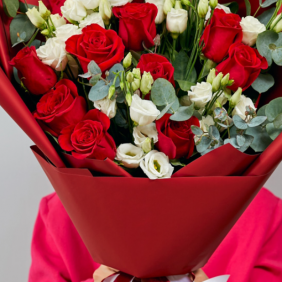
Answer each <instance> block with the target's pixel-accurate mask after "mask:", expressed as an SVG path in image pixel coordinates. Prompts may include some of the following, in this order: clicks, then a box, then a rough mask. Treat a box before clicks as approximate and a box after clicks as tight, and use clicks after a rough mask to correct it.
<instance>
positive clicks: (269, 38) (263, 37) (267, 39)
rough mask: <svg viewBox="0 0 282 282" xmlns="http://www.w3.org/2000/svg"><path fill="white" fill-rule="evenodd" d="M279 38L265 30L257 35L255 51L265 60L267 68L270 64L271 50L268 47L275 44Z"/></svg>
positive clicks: (272, 32)
mask: <svg viewBox="0 0 282 282" xmlns="http://www.w3.org/2000/svg"><path fill="white" fill-rule="evenodd" d="M278 38H279V36H278V34H277V33H276V32H274V31H272V30H266V31H264V32H262V33H260V34H259V35H258V38H257V43H256V45H257V49H258V51H259V53H260V54H261V55H262V56H263V57H265V58H266V60H267V63H268V66H271V64H272V50H271V49H270V47H269V45H271V44H275V43H276V41H277V39H278Z"/></svg>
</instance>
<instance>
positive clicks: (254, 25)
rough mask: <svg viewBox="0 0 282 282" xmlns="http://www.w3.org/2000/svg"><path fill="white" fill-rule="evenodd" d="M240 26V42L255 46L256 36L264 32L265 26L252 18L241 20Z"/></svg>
mask: <svg viewBox="0 0 282 282" xmlns="http://www.w3.org/2000/svg"><path fill="white" fill-rule="evenodd" d="M240 25H241V27H242V30H243V39H242V42H243V43H244V44H246V45H249V46H253V45H255V44H256V41H257V38H258V35H259V34H260V33H262V32H264V31H265V30H266V27H265V25H264V24H262V23H261V22H260V21H259V20H258V19H256V18H254V17H252V16H247V17H245V18H242V20H241V22H240Z"/></svg>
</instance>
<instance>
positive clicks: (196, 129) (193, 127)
mask: <svg viewBox="0 0 282 282" xmlns="http://www.w3.org/2000/svg"><path fill="white" fill-rule="evenodd" d="M191 130H192V132H193V133H194V134H195V135H197V136H201V135H203V134H204V131H203V130H202V129H201V128H200V127H198V126H196V125H191Z"/></svg>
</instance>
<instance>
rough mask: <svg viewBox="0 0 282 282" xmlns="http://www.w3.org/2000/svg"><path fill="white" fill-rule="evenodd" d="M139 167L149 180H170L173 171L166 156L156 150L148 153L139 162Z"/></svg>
mask: <svg viewBox="0 0 282 282" xmlns="http://www.w3.org/2000/svg"><path fill="white" fill-rule="evenodd" d="M140 167H141V169H142V170H143V172H144V173H145V174H146V175H147V176H148V177H149V178H150V179H159V178H170V177H171V175H172V173H173V170H174V168H173V166H172V165H171V164H170V163H169V159H168V156H166V155H165V154H164V153H161V152H159V151H157V150H153V151H151V152H149V153H148V154H147V155H146V156H145V158H144V159H143V160H142V161H141V163H140Z"/></svg>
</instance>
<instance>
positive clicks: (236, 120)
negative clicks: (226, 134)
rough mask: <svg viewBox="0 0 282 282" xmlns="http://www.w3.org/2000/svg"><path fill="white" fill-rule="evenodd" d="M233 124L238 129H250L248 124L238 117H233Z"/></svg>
mask: <svg viewBox="0 0 282 282" xmlns="http://www.w3.org/2000/svg"><path fill="white" fill-rule="evenodd" d="M233 122H234V124H235V126H236V127H237V128H238V129H242V130H245V129H247V128H248V124H247V123H246V122H245V121H244V120H243V119H242V118H241V117H240V116H238V115H235V116H234V117H233Z"/></svg>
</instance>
